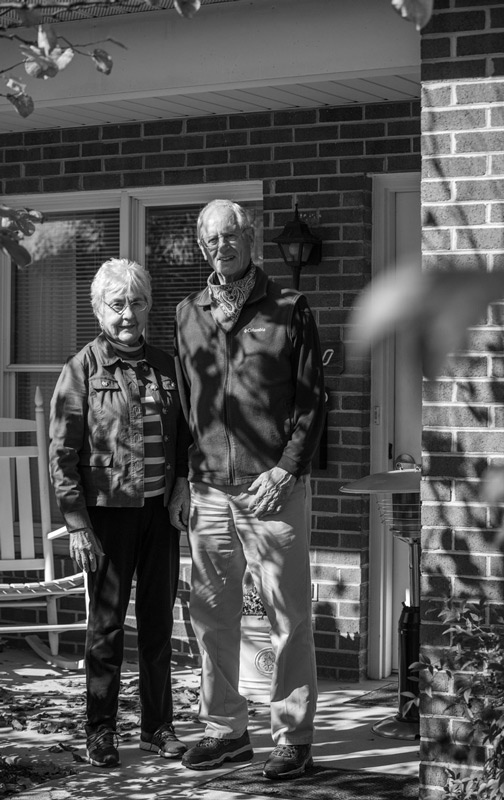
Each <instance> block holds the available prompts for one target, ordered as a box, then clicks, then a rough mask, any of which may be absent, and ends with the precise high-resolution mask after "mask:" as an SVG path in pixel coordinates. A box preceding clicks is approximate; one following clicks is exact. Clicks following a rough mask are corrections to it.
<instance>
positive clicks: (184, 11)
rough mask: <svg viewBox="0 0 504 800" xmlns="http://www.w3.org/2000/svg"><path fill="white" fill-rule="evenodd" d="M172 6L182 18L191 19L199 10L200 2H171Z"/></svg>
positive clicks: (174, 0) (181, 0) (195, 0)
mask: <svg viewBox="0 0 504 800" xmlns="http://www.w3.org/2000/svg"><path fill="white" fill-rule="evenodd" d="M173 5H174V6H175V8H176V10H177V11H178V13H179V14H180V15H181V16H182V17H187V18H188V19H191V17H194V15H195V14H196V13H197V12H198V11H199V10H200V8H201V0H173Z"/></svg>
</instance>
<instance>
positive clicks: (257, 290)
mask: <svg viewBox="0 0 504 800" xmlns="http://www.w3.org/2000/svg"><path fill="white" fill-rule="evenodd" d="M256 269H257V273H256V279H255V284H254V288H253V289H252V291H251V293H250V295H249V296H248V298H247V300H246V301H245V305H246V306H248V305H250V303H255V302H256V301H257V300H260V299H261V297H264V296H265V294H266V287H267V284H268V276H267V275H266V273H265V272H264V271H263V270H262V269H261V268H260V267H256ZM211 303H212V297H211V295H210V290H209V288H208V286H205V288H204V289H203V290H202V291H201V292H200V293H199V295H198V297H197V298H196V304H197V305H198V306H210V305H211Z"/></svg>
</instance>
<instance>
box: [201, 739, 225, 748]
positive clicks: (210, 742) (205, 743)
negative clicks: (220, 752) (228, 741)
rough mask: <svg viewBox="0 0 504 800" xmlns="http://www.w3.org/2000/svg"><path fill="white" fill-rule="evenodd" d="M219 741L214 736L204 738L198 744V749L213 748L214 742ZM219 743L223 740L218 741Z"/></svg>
mask: <svg viewBox="0 0 504 800" xmlns="http://www.w3.org/2000/svg"><path fill="white" fill-rule="evenodd" d="M217 741H219V740H218V739H216V738H215V737H214V736H204V737H203V739H201V741H200V742H198V747H215V744H214V743H215V742H217ZM220 741H225V740H224V739H220Z"/></svg>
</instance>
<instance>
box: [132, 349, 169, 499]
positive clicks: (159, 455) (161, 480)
mask: <svg viewBox="0 0 504 800" xmlns="http://www.w3.org/2000/svg"><path fill="white" fill-rule="evenodd" d="M125 363H126V365H127V366H128V367H130V368H131V369H132V370H133V372H134V373H135V376H136V379H137V384H138V391H139V393H140V400H141V403H142V421H143V439H144V497H146V498H147V497H157V496H158V495H161V494H164V491H165V454H164V447H163V437H162V433H163V429H162V426H161V415H160V413H159V405H158V403H157V402H156V400H155V399H154V396H153V392H155V391H156V390H157V389H158V387H157V379H156V376H155V374H154V371H153V370H152V368H151V367H149V366H148V365H147V364H146V362H145V361H140V362H138V361H126V362H125Z"/></svg>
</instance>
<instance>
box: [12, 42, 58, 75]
mask: <svg viewBox="0 0 504 800" xmlns="http://www.w3.org/2000/svg"><path fill="white" fill-rule="evenodd" d="M19 49H20V50H21V52H22V53H23V55H25V56H26V60H25V70H26V72H27V73H28V75H30V77H32V78H54V76H55V75H57V74H58V67H57V66H56V64H55V63H54V61H53V60H52V58H49V57H48V56H45V55H43V54H42V53H41V52H40V51H39V50H38V49H37V48H36V47H34V46H29V47H27V46H26V45H21V46H20V48H19Z"/></svg>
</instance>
